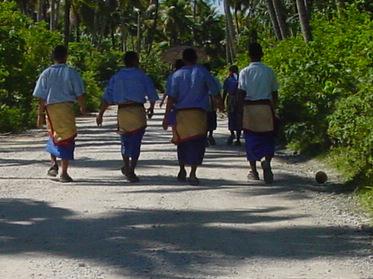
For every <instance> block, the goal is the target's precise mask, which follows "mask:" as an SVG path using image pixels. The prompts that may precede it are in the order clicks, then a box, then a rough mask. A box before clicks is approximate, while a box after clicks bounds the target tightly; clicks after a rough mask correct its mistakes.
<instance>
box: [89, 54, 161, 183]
mask: <svg viewBox="0 0 373 279" xmlns="http://www.w3.org/2000/svg"><path fill="white" fill-rule="evenodd" d="M124 64H125V68H124V69H122V70H120V71H119V72H118V73H116V74H115V75H114V76H113V77H112V78H111V79H110V81H109V85H108V87H107V88H106V90H105V93H104V96H103V100H102V104H101V108H100V112H99V114H98V115H97V119H96V122H97V125H98V126H101V125H102V121H103V115H104V113H105V111H106V109H107V108H108V107H109V106H110V105H117V106H118V132H119V134H120V138H121V143H122V148H121V152H122V158H123V163H124V165H123V167H122V168H121V171H122V173H123V175H125V176H126V178H127V180H128V181H129V182H138V181H139V178H138V177H137V175H136V173H135V169H136V166H137V161H138V159H139V157H140V149H141V141H142V138H143V136H144V133H145V128H146V125H147V123H146V114H148V117H149V118H151V117H152V115H153V113H154V105H155V102H156V101H157V100H158V99H159V98H158V95H157V92H156V90H155V87H154V84H153V81H152V80H151V79H150V78H149V77H148V76H147V75H146V74H145V73H144V72H143V71H142V70H140V69H139V57H138V55H137V53H136V52H133V51H129V52H127V53H126V54H125V55H124ZM147 99H148V100H149V102H150V108H149V109H148V111H147V112H146V111H145V108H144V103H145V102H146V100H147Z"/></svg>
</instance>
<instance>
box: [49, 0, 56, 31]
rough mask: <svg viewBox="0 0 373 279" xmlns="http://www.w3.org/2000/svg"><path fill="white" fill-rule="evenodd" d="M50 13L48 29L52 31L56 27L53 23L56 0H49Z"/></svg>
mask: <svg viewBox="0 0 373 279" xmlns="http://www.w3.org/2000/svg"><path fill="white" fill-rule="evenodd" d="M50 10H51V12H50V14H49V29H50V30H51V31H53V30H54V29H55V28H56V27H55V25H54V23H55V17H56V1H55V0H50Z"/></svg>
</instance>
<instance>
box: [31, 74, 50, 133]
mask: <svg viewBox="0 0 373 279" xmlns="http://www.w3.org/2000/svg"><path fill="white" fill-rule="evenodd" d="M32 95H33V96H34V97H36V98H37V99H38V109H37V119H36V127H38V128H42V127H43V125H44V124H45V122H46V121H45V112H46V111H45V107H46V100H47V97H48V93H47V71H44V72H43V73H42V74H41V75H40V77H39V78H38V80H37V82H36V85H35V89H34V92H33V94H32Z"/></svg>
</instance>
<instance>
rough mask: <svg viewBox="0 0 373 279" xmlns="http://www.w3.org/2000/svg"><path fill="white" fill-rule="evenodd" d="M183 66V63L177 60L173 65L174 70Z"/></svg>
mask: <svg viewBox="0 0 373 279" xmlns="http://www.w3.org/2000/svg"><path fill="white" fill-rule="evenodd" d="M184 66H185V64H184V61H183V60H182V59H177V60H176V61H175V64H174V67H175V70H179V69H180V68H182V67H184Z"/></svg>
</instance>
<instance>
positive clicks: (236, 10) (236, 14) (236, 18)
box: [234, 2, 241, 35]
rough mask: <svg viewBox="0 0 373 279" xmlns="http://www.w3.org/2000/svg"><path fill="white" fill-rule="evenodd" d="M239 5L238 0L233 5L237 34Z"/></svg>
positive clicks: (238, 31) (238, 28)
mask: <svg viewBox="0 0 373 279" xmlns="http://www.w3.org/2000/svg"><path fill="white" fill-rule="evenodd" d="M239 5H240V4H238V2H237V3H236V4H235V5H234V20H235V22H236V32H237V34H238V35H239V34H240V33H241V32H240V23H239V20H238V10H239Z"/></svg>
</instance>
